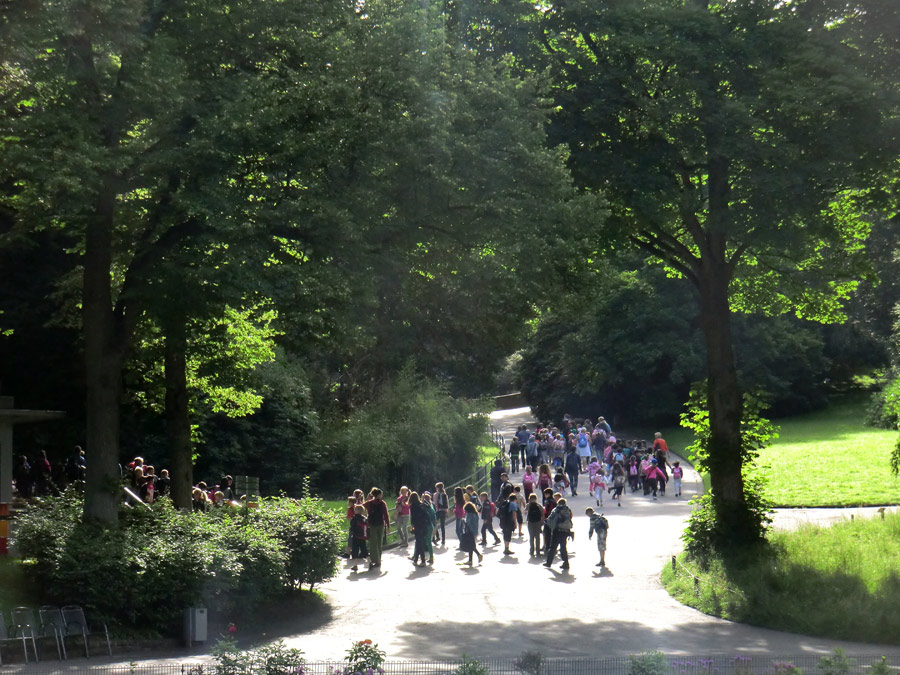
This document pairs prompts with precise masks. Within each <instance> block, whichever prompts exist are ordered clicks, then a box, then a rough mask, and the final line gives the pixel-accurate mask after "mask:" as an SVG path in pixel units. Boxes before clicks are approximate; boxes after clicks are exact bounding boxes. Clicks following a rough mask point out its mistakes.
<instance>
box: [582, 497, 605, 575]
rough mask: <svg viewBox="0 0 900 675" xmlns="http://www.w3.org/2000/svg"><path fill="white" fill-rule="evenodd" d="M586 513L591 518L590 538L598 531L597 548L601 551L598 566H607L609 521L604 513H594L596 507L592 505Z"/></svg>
mask: <svg viewBox="0 0 900 675" xmlns="http://www.w3.org/2000/svg"><path fill="white" fill-rule="evenodd" d="M584 515H586V516H587V517H588V518H589V519H590V529H589V530H588V539H590V538H591V537H592V536H594V532H596V533H597V550H598V551H599V552H600V562H598V563H597V565H596V566H597V567H606V533H607V531H608V530H609V521H608V520H606V518H604V517H603V514H602V513H601V514H596V513H594V509H592V508H591V507H590V506H589V507H587V508H586V509H585V510H584Z"/></svg>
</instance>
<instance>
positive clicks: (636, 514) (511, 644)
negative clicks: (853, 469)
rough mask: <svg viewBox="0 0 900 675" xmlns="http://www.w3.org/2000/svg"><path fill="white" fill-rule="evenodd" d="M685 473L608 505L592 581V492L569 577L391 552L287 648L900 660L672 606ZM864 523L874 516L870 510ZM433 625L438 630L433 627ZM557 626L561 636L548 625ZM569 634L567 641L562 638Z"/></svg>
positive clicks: (501, 415)
mask: <svg viewBox="0 0 900 675" xmlns="http://www.w3.org/2000/svg"><path fill="white" fill-rule="evenodd" d="M491 422H492V424H494V426H495V427H497V428H498V429H499V430H500V432H501V433H503V434H504V436H506V438H507V441H508V439H509V438H510V436H511V433H512V432H513V431H515V429H516V428H517V427H518V426H519V425H520V424H528V425H529V427H530V428H533V425H534V422H535V420H534V418H533V417H532V415H531V411H530V410H529V409H528V408H517V409H512V410H501V411H496V412H494V413H493V414H492V415H491ZM702 489H703V483H702V481H701V480H700V477H699V475H698V474H697V472H695V471H693V470H688V471H687V472H686V475H685V481H684V497H683V498H682V499H675V498H674V497H672V496H671V495H670V494H669V495H667V496H666V497H665V498H663V499H660V500H659V501H657V502H653V501H652V499H649V498H646V499H645V498H644V497H642V496H632V495H626V498H625V499H624V500H623V506H622V507H616V506H612V508H610V506H609V501H607V507H606V509H605V513H606V515H607V517H608V518H609V522H610V530H609V538H608V550H607V563H608V565H609V570H608V571H604V572H603V573H600V572H598V569H599V568H597V567H595V566H594V565H595V563H596V562H597V561H598V559H599V558H598V555H597V550H596V545H595V544H594V542H593V541H588V539H587V531H588V524H587V518H586V517H585V516H584V509H585V507H586V506H594V507H595V508H596V505H595V504H594V502H593V500H591V499H590V497H588V496H587V489H586V488H585V490H584V491H583V492H579V493H578V496H576V497H571V498H569V504H570V506H572V510H573V512H574V513H575V516H576V518H575V541H574V542H573V543H572V544H571V545H570V548H571V549H572V550H573V556H572V562H571V565H572V566H571V569H570V570H569V572H568V573H567V574H564V573H562V572H561V571H560V570H559V569H558V563H557V565H556V566H554V568H553V569H552V570H547V569H545V568H544V567H542V566H541V562H543V560H542V559H540V558H533V559H529V556H528V542H527V539H522V540H520V539H518V538H517V537H514V538H513V549H514V550H515V552H516V555H515V557H513V558H504V557H503V556H502V554H501V551H502V547H491V546H489V547H488V549H487V550H488V553H487V555H486V556H485V562H484V564H483V565H482V566H481V567H476V568H474V569H471V570H470V569H468V568H467V567H461V566H459V565H458V564H457V563H458V562H459V560H460V559H461V558H462V555H461V554H458V553H457V552H456V550H455V546H456V541H455V537H454V536H452V535H450V536H449V538H448V540H447V544H448V548H447V549H445V550H441V551H439V552H438V553H437V555H436V558H435V565H434V569H433V570H432V569H424V570H423V569H419V568H414V567H413V566H412V563H410V562H409V561H408V560H407V559H406V557H405V556H406V552H405V551H404V550H403V549H399V550H395V551H392V552H390V553H389V554H388V555H387V556H386V558H385V562H384V565H383V569H382V571H381V572H379V573H365V574H362V573H360V574H354V573H352V572H348V571H346V570H342V571H341V573H340V574H339V575H338V576H337V578H336V579H334V580H333V581H332V582H330V583H329V584H327V585H326V586H325V587H324V588H323V590H324V591H325V593H326V594H327V595H328V597H329V600H330V601H331V603H332V608H333V612H334V613H333V618H332V621H331V623H330V624H329V625H327V626H323V627H322V628H321V629H318V630H316V631H313V632H312V633H311V634H308V635H302V636H301V635H298V636H296V637H293V638H291V639H289V640H288V642H289V644H291V645H292V646H296V647H299V648H301V649H303V650H304V652H306V653H307V654H308V655H309V656H310V657H311V658H333V657H334V655H335V654H340V653H343V652H344V651H345V650H346V649H347V647H348V646H349V643H350V641H351V640H353V639H363V638H371V639H372V640H374V641H375V642H377V643H378V644H379V645H380V646H381V647H382V648H383V649H384V650H385V651H386V652H387V654H388V657H389V658H391V659H414V660H418V659H445V658H457V657H459V656H460V654H461V653H462V652H465V653H466V654H468V655H470V656H474V657H476V658H488V657H498V658H505V657H517V656H519V655H520V654H521V653H522V652H523V651H525V650H526V649H532V650H533V649H538V650H540V651H541V652H542V653H543V654H544V655H545V656H547V657H582V656H584V657H589V656H590V657H594V656H598V655H603V656H627V655H629V654H635V653H639V652H641V651H646V650H652V649H659V650H661V651H663V652H666V653H669V654H686V655H687V654H692V655H698V654H736V653H745V654H748V655H752V654H770V655H792V654H801V653H822V654H824V653H827V652H830V651H831V650H832V649H833V648H834V647H837V646H839V647H841V648H843V649H844V650H845V651H847V652H851V653H854V654H883V653H884V654H886V653H892V654H900V647H885V646H877V645H867V644H861V643H852V642H841V641H835V640H825V639H821V638H813V637H806V636H802V635H795V634H791V633H783V632H780V631H774V630H769V629H765V628H758V627H754V626H748V625H744V624H738V623H733V622H731V621H726V620H723V619H717V618H715V617H711V616H707V615H706V614H703V613H701V612H698V611H697V610H694V609H691V608H690V607H687V606H685V605H682V604H681V603H679V602H677V601H675V600H674V599H673V598H672V597H671V596H670V595H669V594H668V593H667V592H666V590H665V589H664V588H663V587H662V585H661V584H660V583H659V574H660V571H661V569H662V567H663V565H664V564H666V562H667V561H668V560H670V559H671V556H672V555H674V554H676V553H678V552H679V551H681V548H682V547H681V541H680V536H681V533H682V531H683V530H684V526H685V520H686V518H687V516H688V514H689V512H690V506H689V505H688V500H689V499H690V498H691V497H693V496H694V495H696V494H698V492H699V491H702ZM785 511H789V513H783V512H779V513H778V514H777V516H776V525H777V526H779V527H794V526H796V525H797V524H799V523H801V522H813V521H820V520H829V519H839V518H841V517H847V516H846V514H847V513H849V512H850V511H853V512H854V513H855V512H857V511H859V512H860V513H865V512H866V511H867V510H857V509H853V510H845V509H787V510H785ZM868 511H869V512H871V511H873V510H868ZM438 617H440V620H438ZM556 622H559V623H558V626H554V624H555V623H556ZM561 631H564V633H565V635H566V636H567V637H566V639H560V632H561Z"/></svg>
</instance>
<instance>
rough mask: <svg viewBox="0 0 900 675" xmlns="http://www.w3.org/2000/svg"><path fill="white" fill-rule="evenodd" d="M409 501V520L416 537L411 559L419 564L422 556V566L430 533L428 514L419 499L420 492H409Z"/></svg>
mask: <svg viewBox="0 0 900 675" xmlns="http://www.w3.org/2000/svg"><path fill="white" fill-rule="evenodd" d="M408 503H409V522H410V524H411V525H412V528H413V537H415V544H414V548H413V554H412V556H411V558H410V559H411V560H412V561H413V565H418V564H419V558H421V559H422V563H421V567H425V539H426V536H427V534H428V516H427V515H426V513H425V508H424V507H423V506H422V501H421V500H420V499H419V493H418V492H411V493H410V494H409V500H408Z"/></svg>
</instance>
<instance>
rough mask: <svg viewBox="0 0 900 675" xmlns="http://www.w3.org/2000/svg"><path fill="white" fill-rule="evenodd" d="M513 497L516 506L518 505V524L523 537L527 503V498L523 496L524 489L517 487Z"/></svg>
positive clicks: (514, 489)
mask: <svg viewBox="0 0 900 675" xmlns="http://www.w3.org/2000/svg"><path fill="white" fill-rule="evenodd" d="M512 496H513V497H515V499H516V504H517V505H518V510H517V511H516V524H517V525H518V526H519V536H520V537H521V536H522V525H523V524H524V522H525V516H524V515H523V514H524V513H525V506H526V505H527V502H526V501H525V497H523V496H522V488H521V486H519V485H516V486H515V487H514V488H513V494H512Z"/></svg>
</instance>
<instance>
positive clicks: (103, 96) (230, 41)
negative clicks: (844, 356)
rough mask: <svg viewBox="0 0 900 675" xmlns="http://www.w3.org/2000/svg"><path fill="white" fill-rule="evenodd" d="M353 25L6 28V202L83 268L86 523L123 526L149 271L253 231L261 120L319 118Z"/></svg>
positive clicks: (189, 10) (69, 15)
mask: <svg viewBox="0 0 900 675" xmlns="http://www.w3.org/2000/svg"><path fill="white" fill-rule="evenodd" d="M348 12H352V9H351V8H349V7H348V6H346V5H339V4H337V3H329V4H328V5H327V6H321V7H320V6H315V7H313V6H310V5H309V4H308V3H299V2H275V1H273V2H257V1H254V2H240V1H239V2H235V3H229V4H228V5H227V6H226V5H222V4H221V3H215V2H208V1H206V0H197V1H195V2H187V3H173V2H169V1H167V0H150V1H148V2H146V3H133V2H125V1H121V0H108V1H107V2H101V3H95V2H80V1H74V2H58V3H56V2H55V3H43V4H32V3H27V4H24V3H23V5H22V6H21V7H19V8H16V9H15V10H14V12H13V14H11V15H10V16H9V17H4V18H5V19H6V21H5V23H4V26H3V27H4V28H8V27H9V26H13V27H14V28H15V30H9V31H8V34H9V36H11V44H9V45H7V44H4V47H5V49H4V54H3V56H4V64H3V66H4V68H3V70H4V73H5V74H6V77H4V79H3V82H2V85H3V91H2V95H3V103H4V105H3V108H4V110H8V111H10V114H8V115H6V116H5V117H4V121H3V124H4V133H3V136H4V141H3V145H2V146H0V149H2V153H3V162H2V166H3V168H2V176H0V178H2V180H0V184H2V185H13V186H14V187H13V188H11V189H9V190H8V191H6V192H5V193H4V195H3V196H4V202H5V205H6V207H7V208H8V209H10V210H11V211H13V212H14V213H15V217H16V219H17V226H18V227H20V228H22V229H25V230H27V229H40V228H46V227H57V228H61V229H63V231H64V233H65V234H67V235H68V238H69V241H70V247H71V248H72V249H73V250H75V251H77V252H79V253H80V254H81V260H82V269H83V274H82V280H81V282H82V283H81V294H82V295H81V297H82V301H81V306H82V324H83V336H84V358H85V374H86V390H87V431H86V441H87V445H88V452H89V453H90V455H91V471H90V472H89V474H88V482H87V489H86V499H85V516H86V518H89V519H96V520H99V521H103V522H106V523H114V522H115V521H116V519H117V503H118V494H117V492H118V470H117V464H118V461H119V447H118V432H119V402H120V396H121V387H122V383H121V377H122V366H123V362H124V359H125V358H126V355H127V354H128V351H129V348H130V347H131V343H132V337H133V334H134V330H135V326H136V325H137V323H138V320H139V318H140V317H141V315H142V313H143V312H144V310H145V309H146V306H147V298H148V297H152V291H153V289H152V287H151V286H152V280H153V278H154V275H153V273H152V271H153V270H154V269H155V268H156V266H158V265H159V264H160V263H161V262H162V261H163V260H164V259H165V256H166V255H167V254H169V253H170V252H172V251H173V250H177V248H178V247H179V245H180V244H181V243H182V242H183V241H185V240H186V239H189V238H191V237H194V236H197V235H198V233H201V232H203V233H206V234H207V236H209V234H210V232H217V234H215V235H212V239H213V240H217V241H219V242H221V245H227V242H228V241H231V239H230V236H229V235H230V234H231V233H230V232H229V231H228V229H229V228H231V229H233V228H237V229H238V230H240V228H245V229H246V228H252V226H253V223H254V220H253V219H252V218H250V217H249V215H248V212H249V211H250V210H251V206H250V205H249V204H250V203H251V199H250V198H251V197H252V195H253V192H254V188H253V185H254V182H255V179H256V176H255V174H254V173H253V165H254V163H256V162H258V161H260V160H259V159H258V158H259V157H260V156H263V157H264V156H266V155H267V152H266V150H268V149H270V148H271V145H272V144H273V143H276V142H277V140H278V139H277V138H260V137H256V136H254V121H255V119H256V118H265V116H266V112H267V108H266V105H265V103H266V102H267V101H269V100H271V97H272V96H275V95H277V94H281V93H283V92H284V91H285V90H286V89H287V88H289V87H297V88H302V87H304V85H307V94H308V95H309V94H312V96H310V100H309V102H308V104H307V106H305V108H300V109H299V110H297V111H295V113H296V114H298V115H300V116H302V115H303V113H304V111H308V112H310V113H311V115H310V117H311V118H313V119H321V116H320V114H319V116H318V117H317V116H316V115H315V114H314V113H315V111H316V110H317V109H318V105H317V102H316V97H315V93H314V92H315V91H316V88H317V87H319V86H320V84H319V83H320V82H321V81H322V78H323V76H324V74H325V73H326V72H327V68H328V65H329V63H330V61H331V56H332V54H333V52H334V49H335V48H336V41H335V36H336V35H339V32H340V27H341V25H342V23H343V21H344V20H345V18H346V16H347V14H348ZM233 138H238V139H240V140H241V141H242V143H240V144H235V143H233V142H228V141H229V139H233ZM223 141H225V143H224V145H223ZM235 145H240V146H242V147H241V149H240V151H237V150H236V148H235ZM223 225H227V226H228V228H226V229H224V230H223V228H222V226H223Z"/></svg>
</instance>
